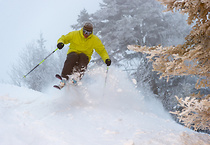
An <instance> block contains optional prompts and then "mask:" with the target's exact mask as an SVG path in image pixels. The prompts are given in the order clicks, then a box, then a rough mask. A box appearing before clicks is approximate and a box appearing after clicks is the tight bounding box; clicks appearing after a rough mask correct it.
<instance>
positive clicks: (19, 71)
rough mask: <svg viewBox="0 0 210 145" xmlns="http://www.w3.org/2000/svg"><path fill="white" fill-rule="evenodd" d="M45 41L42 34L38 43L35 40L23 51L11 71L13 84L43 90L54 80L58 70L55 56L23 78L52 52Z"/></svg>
mask: <svg viewBox="0 0 210 145" xmlns="http://www.w3.org/2000/svg"><path fill="white" fill-rule="evenodd" d="M45 42H46V41H45V40H44V38H43V37H42V34H40V38H39V40H37V42H36V43H35V42H33V43H30V44H28V45H27V46H26V48H25V49H24V50H23V51H22V52H21V54H20V58H19V60H18V61H17V63H16V64H15V65H13V67H12V69H11V72H10V77H11V80H12V83H13V84H15V85H18V86H25V87H28V88H30V89H33V90H37V91H42V89H43V88H44V87H45V86H46V85H48V84H49V83H50V82H51V81H52V79H53V78H54V74H55V73H56V71H57V70H58V69H57V68H56V67H55V66H54V64H55V61H56V60H55V58H54V57H53V56H51V57H49V58H48V59H47V60H46V61H45V62H43V63H42V64H41V65H39V67H37V68H36V69H35V70H34V71H33V72H31V73H30V74H29V75H28V76H27V77H26V78H23V76H24V75H25V74H26V73H27V72H29V71H30V70H31V69H32V68H34V67H35V66H36V65H37V64H38V63H40V62H41V61H42V60H43V59H44V58H45V57H46V55H48V54H49V53H50V52H48V51H47V50H46V48H45V45H44V43H45Z"/></svg>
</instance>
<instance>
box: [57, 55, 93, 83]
mask: <svg viewBox="0 0 210 145" xmlns="http://www.w3.org/2000/svg"><path fill="white" fill-rule="evenodd" d="M88 63H89V58H88V56H87V55H85V54H84V53H80V54H77V53H75V52H71V53H69V54H68V55H67V58H66V61H65V63H64V66H63V70H62V73H61V76H62V77H64V78H66V79H67V80H68V79H69V77H68V75H72V74H73V73H75V72H79V73H80V79H81V78H82V76H83V75H84V73H85V70H86V69H87V65H88Z"/></svg>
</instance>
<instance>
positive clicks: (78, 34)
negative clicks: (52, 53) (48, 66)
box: [57, 22, 111, 88]
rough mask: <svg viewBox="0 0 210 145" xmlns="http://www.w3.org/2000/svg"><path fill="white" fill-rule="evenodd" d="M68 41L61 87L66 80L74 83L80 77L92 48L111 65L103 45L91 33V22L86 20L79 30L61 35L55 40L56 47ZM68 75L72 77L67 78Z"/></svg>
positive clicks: (89, 57)
mask: <svg viewBox="0 0 210 145" xmlns="http://www.w3.org/2000/svg"><path fill="white" fill-rule="evenodd" d="M69 43H70V45H69V50H68V52H67V58H66V61H65V63H64V66H63V70H62V73H61V76H62V78H63V79H62V81H61V83H60V87H61V88H62V87H63V86H64V85H65V84H66V81H67V80H70V81H71V82H72V83H76V82H77V81H78V80H81V79H82V77H83V75H84V72H85V70H86V69H87V65H88V63H89V61H90V59H91V56H92V54H93V50H95V51H96V52H97V53H98V54H99V55H100V56H101V58H102V60H103V61H104V62H105V63H106V65H107V66H110V65H111V60H110V58H109V55H108V53H107V51H106V49H105V47H104V45H103V44H102V42H101V40H100V39H99V38H98V37H97V36H96V35H94V34H93V24H92V23H90V22H86V23H85V24H84V26H83V27H82V28H81V29H80V30H78V31H72V32H69V33H68V34H67V35H62V36H61V37H60V38H59V39H58V41H57V48H58V49H62V48H63V47H64V44H69ZM73 74H77V75H73ZM70 75H71V76H73V77H71V78H69V76H70Z"/></svg>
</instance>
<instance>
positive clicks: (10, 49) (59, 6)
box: [0, 0, 102, 80]
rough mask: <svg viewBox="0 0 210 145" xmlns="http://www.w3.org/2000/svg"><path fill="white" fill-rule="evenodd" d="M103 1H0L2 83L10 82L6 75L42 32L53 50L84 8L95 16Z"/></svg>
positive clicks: (47, 46) (47, 44)
mask: <svg viewBox="0 0 210 145" xmlns="http://www.w3.org/2000/svg"><path fill="white" fill-rule="evenodd" d="M100 2H102V0H0V29H1V32H0V48H1V53H0V61H1V65H0V71H1V75H0V80H2V79H4V80H8V79H7V77H8V76H7V72H8V71H9V69H10V66H11V65H12V64H13V63H14V62H15V61H16V60H17V58H18V56H19V53H20V51H22V49H23V48H25V47H26V45H27V44H29V43H31V42H32V41H33V40H37V39H38V38H39V35H40V33H43V37H44V39H45V40H47V42H46V48H47V49H49V50H52V51H53V50H54V49H56V42H57V39H58V38H59V37H60V36H61V35H63V34H67V33H68V32H69V31H71V30H72V29H71V27H70V25H72V24H75V23H77V21H76V20H77V18H78V15H79V13H80V11H81V10H83V9H84V8H85V9H86V10H87V11H88V13H94V12H95V11H96V10H98V9H99V8H100V7H99V3H100ZM46 55H48V54H46ZM37 63H39V62H37ZM14 73H15V72H14Z"/></svg>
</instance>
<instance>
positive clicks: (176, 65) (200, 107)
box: [128, 0, 210, 130]
mask: <svg viewBox="0 0 210 145" xmlns="http://www.w3.org/2000/svg"><path fill="white" fill-rule="evenodd" d="M158 1H161V2H162V3H163V4H164V5H166V6H167V11H174V10H179V11H180V12H182V13H187V14H188V20H187V21H188V24H192V23H194V21H195V23H194V26H193V29H192V31H191V32H190V34H189V35H188V36H187V37H186V38H185V39H186V41H185V43H184V44H180V45H177V46H170V47H162V46H155V47H146V46H144V47H143V46H128V48H129V49H131V50H135V51H137V52H143V53H147V54H150V56H149V57H148V58H149V59H150V60H151V61H152V62H153V68H154V70H155V71H159V72H160V73H162V77H167V78H168V80H169V78H170V77H171V76H174V75H176V76H180V75H191V76H192V75H193V76H197V77H199V78H200V79H198V83H197V85H196V88H197V89H199V88H206V89H209V86H210V83H209V80H210V76H209V72H210V60H209V58H210V53H209V52H210V37H209V36H210V21H209V17H210V13H209V9H210V5H209V2H208V1H207V0H202V1H201V0H188V1H185V0H184V1H174V0H158ZM177 100H178V101H179V103H180V105H181V107H182V108H183V109H182V110H181V111H176V112H174V114H177V115H178V118H179V119H180V121H181V122H183V123H184V124H185V125H186V126H187V127H193V128H194V129H195V130H197V129H204V130H205V129H209V126H210V113H209V110H210V105H209V104H210V95H209V93H208V94H206V95H202V94H200V93H198V94H197V95H196V94H192V95H191V98H189V97H187V98H185V99H182V98H181V99H178V98H177Z"/></svg>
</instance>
